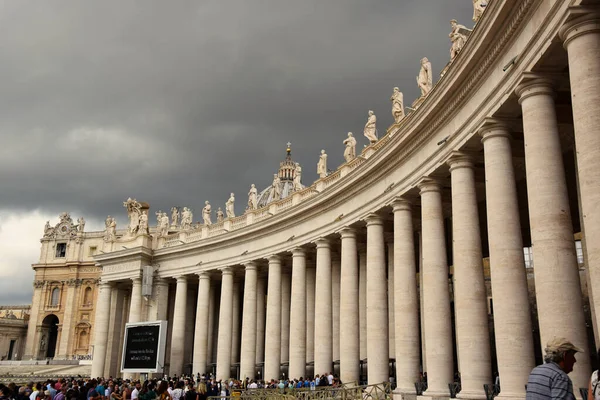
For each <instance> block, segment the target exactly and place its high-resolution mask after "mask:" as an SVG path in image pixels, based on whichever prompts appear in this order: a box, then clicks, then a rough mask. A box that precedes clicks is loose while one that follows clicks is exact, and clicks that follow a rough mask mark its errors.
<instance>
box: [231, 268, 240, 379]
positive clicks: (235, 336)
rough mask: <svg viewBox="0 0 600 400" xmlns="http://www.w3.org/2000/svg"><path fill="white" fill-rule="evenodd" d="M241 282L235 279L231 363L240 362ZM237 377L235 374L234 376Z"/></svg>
mask: <svg viewBox="0 0 600 400" xmlns="http://www.w3.org/2000/svg"><path fill="white" fill-rule="evenodd" d="M240 291H241V284H240V282H239V281H238V280H237V279H234V280H233V307H232V312H233V316H232V319H231V365H234V364H236V363H239V362H240V340H241V337H240V334H241V333H240V330H241V317H242V316H241V314H240V311H241V310H240V308H241V305H240V303H241V297H242V296H241V293H240ZM232 377H233V378H235V376H232Z"/></svg>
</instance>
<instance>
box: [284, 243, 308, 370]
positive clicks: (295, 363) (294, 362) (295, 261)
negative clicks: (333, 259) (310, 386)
mask: <svg viewBox="0 0 600 400" xmlns="http://www.w3.org/2000/svg"><path fill="white" fill-rule="evenodd" d="M289 355H290V364H289V365H290V368H289V374H288V375H289V377H290V378H300V377H305V376H306V252H305V250H304V249H302V248H296V249H294V250H293V251H292V304H291V310H290V347H289Z"/></svg>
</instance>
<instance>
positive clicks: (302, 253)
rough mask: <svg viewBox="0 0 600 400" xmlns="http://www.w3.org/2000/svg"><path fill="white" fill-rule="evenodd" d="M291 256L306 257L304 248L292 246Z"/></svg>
mask: <svg viewBox="0 0 600 400" xmlns="http://www.w3.org/2000/svg"><path fill="white" fill-rule="evenodd" d="M292 257H294V258H295V257H306V249H304V248H303V247H294V248H293V249H292Z"/></svg>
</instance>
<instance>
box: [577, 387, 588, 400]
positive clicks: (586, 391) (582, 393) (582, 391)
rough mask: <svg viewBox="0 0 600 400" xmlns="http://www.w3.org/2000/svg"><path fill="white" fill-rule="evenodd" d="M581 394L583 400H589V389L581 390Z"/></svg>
mask: <svg viewBox="0 0 600 400" xmlns="http://www.w3.org/2000/svg"><path fill="white" fill-rule="evenodd" d="M579 394H581V398H582V399H583V400H587V398H588V388H579Z"/></svg>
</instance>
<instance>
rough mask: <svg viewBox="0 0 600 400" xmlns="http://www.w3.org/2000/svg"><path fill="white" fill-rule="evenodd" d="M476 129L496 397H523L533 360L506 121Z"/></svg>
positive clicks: (525, 282)
mask: <svg viewBox="0 0 600 400" xmlns="http://www.w3.org/2000/svg"><path fill="white" fill-rule="evenodd" d="M480 134H481V135H482V136H483V139H482V142H483V150H484V154H485V179H486V184H485V187H486V191H485V192H486V203H487V226H488V242H489V247H490V269H491V278H492V293H493V299H494V335H495V338H496V355H497V358H498V372H499V374H500V381H501V382H502V392H501V393H500V395H499V397H500V398H524V397H525V384H526V383H527V378H528V376H529V373H530V372H531V370H532V368H533V367H534V365H535V362H534V357H533V337H532V334H531V332H532V329H531V318H530V314H529V298H528V292H527V276H526V272H525V261H524V256H523V239H522V236H521V222H520V218H519V205H518V201H517V186H516V183H515V173H514V169H513V164H512V154H511V144H510V133H509V132H508V129H507V128H506V126H504V125H502V124H499V123H495V122H494V121H488V123H487V124H486V125H484V127H483V129H482V130H481V131H480Z"/></svg>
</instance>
